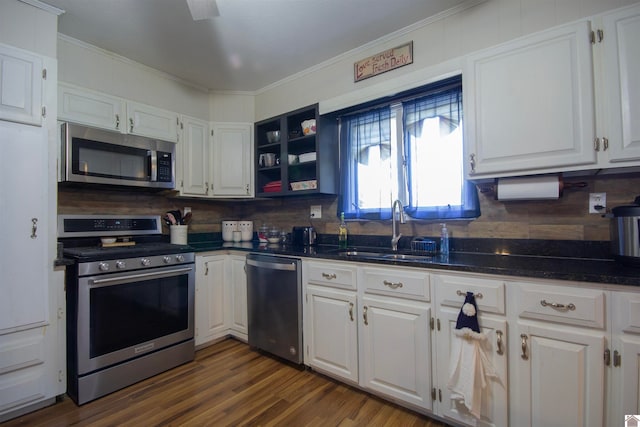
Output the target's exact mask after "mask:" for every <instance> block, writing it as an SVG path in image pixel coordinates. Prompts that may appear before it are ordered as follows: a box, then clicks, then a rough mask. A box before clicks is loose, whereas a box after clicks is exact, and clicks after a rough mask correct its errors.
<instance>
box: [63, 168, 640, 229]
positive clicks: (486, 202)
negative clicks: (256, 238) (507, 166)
mask: <svg viewBox="0 0 640 427" xmlns="http://www.w3.org/2000/svg"><path fill="white" fill-rule="evenodd" d="M565 181H568V182H578V181H580V182H586V183H587V186H586V187H584V188H577V189H569V190H565V191H564V194H563V196H562V197H561V198H560V199H558V200H544V201H513V202H500V201H497V200H495V199H494V196H493V194H490V193H482V192H481V193H479V194H480V205H481V213H482V215H481V216H480V218H478V219H476V220H473V221H451V222H449V223H448V225H447V226H448V228H449V230H450V232H451V236H452V237H454V238H455V237H479V238H507V239H509V238H513V239H551V240H609V222H610V221H609V220H608V219H606V218H603V217H602V216H601V215H598V214H589V213H588V200H589V193H594V192H604V193H607V207H608V209H610V208H612V207H615V206H619V205H624V204H629V203H631V202H632V201H633V199H634V198H635V197H636V196H638V195H640V173H634V174H626V175H616V176H602V177H600V176H598V177H584V178H579V179H577V178H573V179H571V180H569V179H565ZM311 205H321V206H322V218H321V219H314V220H310V219H309V209H310V206H311ZM185 206H190V207H191V208H192V210H193V221H192V223H191V227H190V232H196V233H203V232H220V229H221V224H220V222H221V221H223V220H234V219H243V220H253V221H254V228H257V227H258V226H259V225H261V224H262V223H266V224H268V225H270V226H276V227H278V228H281V229H286V230H288V231H290V230H291V227H292V226H294V225H313V226H314V227H315V228H316V229H317V231H318V232H319V233H323V234H335V233H336V232H337V228H338V222H339V220H338V217H337V198H336V197H335V196H306V197H305V196H303V197H293V198H280V199H256V200H200V199H188V198H179V197H175V193H173V192H165V193H149V192H143V191H119V190H118V191H113V190H105V189H101V188H99V189H98V188H96V189H94V188H83V187H60V189H59V192H58V213H59V214H77V213H80V214H144V215H161V214H163V213H164V212H166V211H168V210H175V209H180V210H182V209H183V208H184V207H185ZM348 225H349V231H350V233H353V234H362V235H387V234H390V233H391V224H390V221H351V222H349V224H348ZM439 230H440V225H439V224H438V223H437V222H427V221H407V223H406V224H402V225H401V226H400V231H401V232H402V234H403V235H405V236H438V235H439ZM164 232H165V233H168V230H167V229H166V228H165V230H164Z"/></svg>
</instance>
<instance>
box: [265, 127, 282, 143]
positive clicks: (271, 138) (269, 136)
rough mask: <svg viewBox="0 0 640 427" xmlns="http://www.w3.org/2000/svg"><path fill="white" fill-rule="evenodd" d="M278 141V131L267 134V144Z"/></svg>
mask: <svg viewBox="0 0 640 427" xmlns="http://www.w3.org/2000/svg"><path fill="white" fill-rule="evenodd" d="M278 141H280V131H279V130H272V131H270V132H267V142H268V143H270V144H271V143H274V142H278Z"/></svg>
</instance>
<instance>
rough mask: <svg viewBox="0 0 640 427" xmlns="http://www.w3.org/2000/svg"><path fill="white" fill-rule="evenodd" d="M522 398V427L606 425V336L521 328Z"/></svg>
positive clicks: (518, 401) (517, 416) (516, 404)
mask: <svg viewBox="0 0 640 427" xmlns="http://www.w3.org/2000/svg"><path fill="white" fill-rule="evenodd" d="M512 338H514V339H517V341H518V343H517V345H516V344H515V343H513V345H512V347H511V348H514V349H518V350H519V351H518V352H517V353H516V354H513V355H512V357H515V358H517V360H518V364H517V372H516V378H517V380H516V381H515V382H514V383H513V385H514V389H515V393H514V395H517V397H516V398H515V401H512V402H511V404H510V407H511V408H512V412H513V411H517V412H513V413H512V419H513V420H516V421H517V422H518V425H519V426H536V427H538V426H539V427H543V426H563V427H570V426H575V427H600V426H602V425H603V423H604V418H603V417H604V403H603V402H604V387H605V385H604V362H603V354H604V343H605V337H604V332H603V331H595V330H593V331H591V330H588V329H584V330H581V329H579V328H572V327H568V326H561V325H558V324H551V323H548V324H544V323H533V322H532V323H528V322H527V323H525V322H519V323H518V327H517V330H516V335H512Z"/></svg>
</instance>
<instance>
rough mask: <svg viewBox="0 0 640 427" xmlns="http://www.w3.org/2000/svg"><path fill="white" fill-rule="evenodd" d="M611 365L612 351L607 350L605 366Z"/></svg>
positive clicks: (605, 352)
mask: <svg viewBox="0 0 640 427" xmlns="http://www.w3.org/2000/svg"><path fill="white" fill-rule="evenodd" d="M609 365H611V350H609V349H606V350H605V351H604V366H609Z"/></svg>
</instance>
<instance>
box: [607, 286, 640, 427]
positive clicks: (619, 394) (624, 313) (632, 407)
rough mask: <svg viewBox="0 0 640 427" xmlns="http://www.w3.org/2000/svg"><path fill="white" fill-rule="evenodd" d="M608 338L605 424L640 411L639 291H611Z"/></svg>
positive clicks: (617, 423) (619, 423)
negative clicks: (607, 384) (610, 329)
mask: <svg viewBox="0 0 640 427" xmlns="http://www.w3.org/2000/svg"><path fill="white" fill-rule="evenodd" d="M612 294H613V296H612V305H613V307H614V309H613V310H611V311H612V315H613V321H612V328H613V333H612V340H611V346H610V348H609V349H608V355H609V357H610V359H609V363H605V365H606V366H607V370H608V374H609V380H610V381H609V389H608V399H607V401H606V406H607V410H608V412H607V421H608V422H607V423H605V424H606V425H610V426H614V425H623V424H624V416H625V415H633V414H640V292H636V293H630V292H613V293H612Z"/></svg>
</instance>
